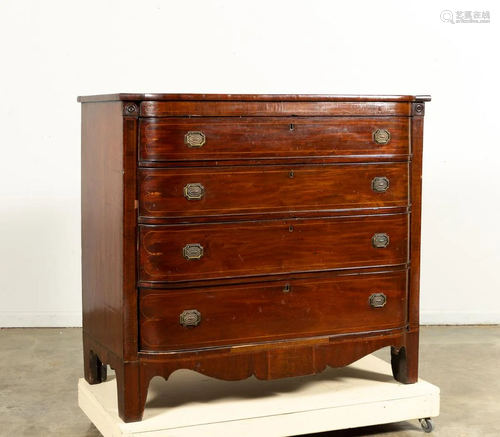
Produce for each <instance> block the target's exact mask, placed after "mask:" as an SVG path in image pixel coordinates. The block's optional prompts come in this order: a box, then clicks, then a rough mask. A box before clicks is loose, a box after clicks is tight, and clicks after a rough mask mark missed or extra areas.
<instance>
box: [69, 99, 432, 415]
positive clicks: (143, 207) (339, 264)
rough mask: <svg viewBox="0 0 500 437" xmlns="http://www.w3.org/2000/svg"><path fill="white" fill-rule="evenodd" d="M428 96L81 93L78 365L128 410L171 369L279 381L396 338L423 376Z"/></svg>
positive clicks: (405, 361)
mask: <svg viewBox="0 0 500 437" xmlns="http://www.w3.org/2000/svg"><path fill="white" fill-rule="evenodd" d="M429 100H430V98H429V97H428V96H333V95H187V94H185V95H179V94H114V95H103V96H88V97H80V98H79V101H80V102H81V103H82V268H83V342H84V363H85V377H86V380H87V381H88V382H89V383H91V384H95V383H99V382H102V381H104V380H105V379H106V369H107V365H110V366H111V367H112V368H113V369H114V370H115V372H116V380H117V387H118V405H119V413H120V417H121V418H122V419H123V420H124V421H126V422H130V421H137V420H140V419H141V417H142V414H143V410H144V406H145V402H146V397H147V389H148V385H149V381H150V380H151V378H152V377H154V376H157V375H159V376H163V377H165V378H166V379H168V377H169V375H170V374H171V373H172V372H174V371H175V370H178V369H191V370H194V371H197V372H200V373H203V374H205V375H208V376H212V377H215V378H220V379H226V380H241V379H244V378H248V377H249V376H252V375H255V376H256V377H257V378H259V379H275V378H284V377H290V376H298V375H307V374H314V373H319V372H322V371H323V370H324V369H325V368H326V366H332V367H341V366H345V365H348V364H350V363H352V362H354V361H356V360H358V359H359V358H361V357H363V356H364V355H367V354H369V353H371V352H373V351H375V350H377V349H379V348H382V347H386V346H391V356H392V368H393V372H394V377H395V378H396V379H397V380H398V381H400V382H402V383H413V382H416V381H417V375H418V335H419V264H420V209H421V174H422V136H423V115H424V107H425V102H426V101H429ZM166 390H168V383H167V386H166Z"/></svg>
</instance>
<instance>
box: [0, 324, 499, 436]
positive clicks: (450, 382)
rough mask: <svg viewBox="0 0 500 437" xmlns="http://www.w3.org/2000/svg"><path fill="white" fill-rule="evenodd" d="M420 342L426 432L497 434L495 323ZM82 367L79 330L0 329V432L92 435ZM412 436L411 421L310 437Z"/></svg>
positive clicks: (427, 334) (431, 330)
mask: <svg viewBox="0 0 500 437" xmlns="http://www.w3.org/2000/svg"><path fill="white" fill-rule="evenodd" d="M420 345H421V346H420V351H421V352H420V357H421V359H420V376H421V377H422V378H423V379H425V380H427V381H429V382H431V383H433V384H435V385H437V386H439V387H440V388H441V415H440V416H439V417H438V418H436V419H435V424H436V430H435V431H434V433H433V434H431V435H434V436H435V437H499V436H500V422H499V420H498V419H499V416H500V327H499V326H484V327H424V328H422V334H421V343H420ZM376 355H377V356H379V357H380V358H382V359H385V360H387V361H388V360H389V351H388V350H387V349H382V350H380V351H378V352H377V353H376ZM82 367H83V366H82V350H81V330H80V329H2V330H0V436H2V437H23V436H26V437H32V436H37V437H51V436H61V437H77V436H78V437H91V436H100V435H101V434H100V433H99V431H98V430H97V429H96V428H95V427H94V425H92V424H91V423H90V421H89V420H88V419H87V417H86V416H85V415H84V413H83V412H82V411H81V410H80V409H79V407H78V404H77V382H78V379H79V378H81V377H82V373H83V372H82ZM419 435H426V434H424V433H423V431H422V430H421V428H420V425H419V424H418V422H417V421H411V422H400V423H394V424H388V425H381V426H373V427H365V428H358V429H353V430H346V431H335V432H328V433H321V434H315V437H361V436H371V437H410V436H419Z"/></svg>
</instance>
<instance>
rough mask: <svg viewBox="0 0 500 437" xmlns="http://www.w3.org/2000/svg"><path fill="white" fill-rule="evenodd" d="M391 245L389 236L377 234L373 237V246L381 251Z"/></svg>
mask: <svg viewBox="0 0 500 437" xmlns="http://www.w3.org/2000/svg"><path fill="white" fill-rule="evenodd" d="M388 245H389V235H387V234H375V235H374V236H373V237H372V246H373V247H375V248H377V249H381V248H384V247H387V246H388Z"/></svg>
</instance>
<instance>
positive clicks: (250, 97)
mask: <svg viewBox="0 0 500 437" xmlns="http://www.w3.org/2000/svg"><path fill="white" fill-rule="evenodd" d="M430 99H431V98H430V96H395V95H394V96H391V95H357V94H356V95H354V94H343V95H342V94H137V93H135V94H132V93H120V94H102V95H94V96H80V97H78V101H79V102H109V101H116V100H123V101H134V100H135V101H143V100H144V101H162V100H167V101H185V100H195V101H202V102H208V101H216V102H217V101H229V102H235V101H236V102H237V101H241V102H250V101H258V102H274V101H281V102H414V101H418V102H424V101H425V102H428V101H430Z"/></svg>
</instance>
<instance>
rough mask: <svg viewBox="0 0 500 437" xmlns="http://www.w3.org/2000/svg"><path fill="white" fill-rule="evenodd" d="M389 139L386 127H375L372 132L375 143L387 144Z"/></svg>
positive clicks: (389, 135)
mask: <svg viewBox="0 0 500 437" xmlns="http://www.w3.org/2000/svg"><path fill="white" fill-rule="evenodd" d="M390 139H391V134H390V133H389V131H388V130H387V129H377V130H376V131H375V132H374V133H373V141H375V142H376V143H377V144H387V143H388V142H389V141H390Z"/></svg>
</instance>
